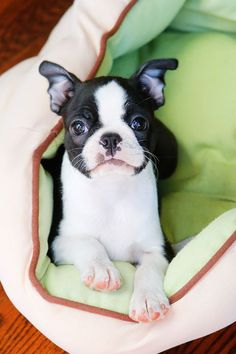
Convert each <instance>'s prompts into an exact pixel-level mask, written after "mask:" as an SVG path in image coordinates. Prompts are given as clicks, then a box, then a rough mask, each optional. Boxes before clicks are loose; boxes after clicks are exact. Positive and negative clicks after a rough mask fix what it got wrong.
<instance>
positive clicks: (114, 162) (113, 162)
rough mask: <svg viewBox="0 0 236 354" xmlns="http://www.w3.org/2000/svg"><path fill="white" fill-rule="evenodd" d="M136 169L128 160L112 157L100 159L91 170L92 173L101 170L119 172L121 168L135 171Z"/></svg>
mask: <svg viewBox="0 0 236 354" xmlns="http://www.w3.org/2000/svg"><path fill="white" fill-rule="evenodd" d="M134 169H135V167H134V166H132V165H130V164H128V163H127V162H125V161H123V160H120V159H116V158H114V157H112V158H110V159H108V160H104V161H99V162H98V164H97V165H96V166H95V167H94V168H92V169H91V170H90V172H91V173H96V172H101V171H107V172H112V171H114V172H115V171H117V172H119V170H129V171H134Z"/></svg>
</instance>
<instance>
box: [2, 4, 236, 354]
mask: <svg viewBox="0 0 236 354" xmlns="http://www.w3.org/2000/svg"><path fill="white" fill-rule="evenodd" d="M71 3H72V0H0V73H3V72H4V71H6V70H7V69H9V68H10V67H12V66H13V65H15V64H16V63H18V62H19V61H21V60H23V59H25V58H28V57H30V56H33V55H36V54H37V53H38V51H39V49H40V48H41V47H42V45H43V44H44V42H45V41H46V39H47V36H48V34H49V32H50V30H51V29H52V28H53V27H54V25H55V24H56V23H57V21H58V19H59V17H60V16H61V15H62V14H63V13H64V11H65V10H66V9H67V8H68V7H69V6H70V5H71ZM232 310H235V309H232ZM235 338H236V325H235V324H234V325H231V326H229V327H227V328H226V329H223V330H222V331H219V332H216V333H214V334H212V335H210V336H207V337H204V338H203V339H199V340H196V341H192V342H189V343H187V344H184V345H182V346H179V347H176V348H174V349H171V350H169V351H166V352H165V354H174V353H179V354H182V353H199V354H202V353H210V354H233V353H236V340H235ZM23 353H24V354H25V353H26V354H31V353H40V354H41V353H42V354H47V353H49V354H54V353H58V354H60V353H65V352H64V351H63V350H61V349H60V348H58V347H57V346H55V345H54V344H53V343H51V342H50V341H49V340H48V339H47V338H45V337H44V336H43V335H42V334H41V333H40V332H39V331H37V330H36V329H35V328H34V327H33V326H32V325H31V324H30V323H29V322H28V321H27V320H26V319H25V318H24V317H23V316H22V315H21V314H20V313H19V312H18V311H17V310H16V309H15V307H14V306H13V305H12V304H11V302H10V301H9V299H8V298H7V296H6V294H5V292H4V290H3V288H2V287H1V285H0V354H23ZM81 354H83V353H81ZM91 354H96V353H91ZM111 354H112V353H111ZM137 354H138V353H137ZM147 354H148V353H147Z"/></svg>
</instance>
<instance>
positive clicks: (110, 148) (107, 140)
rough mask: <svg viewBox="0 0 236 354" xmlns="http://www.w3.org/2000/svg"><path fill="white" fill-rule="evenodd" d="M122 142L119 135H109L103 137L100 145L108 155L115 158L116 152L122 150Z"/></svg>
mask: <svg viewBox="0 0 236 354" xmlns="http://www.w3.org/2000/svg"><path fill="white" fill-rule="evenodd" d="M121 141H122V138H121V137H120V135H119V134H116V133H107V134H104V135H102V136H101V138H100V141H99V144H101V145H102V146H103V147H104V149H105V150H107V152H106V155H108V156H109V155H111V156H114V155H115V153H116V151H118V150H120V147H119V146H118V144H119V143H120V142H121Z"/></svg>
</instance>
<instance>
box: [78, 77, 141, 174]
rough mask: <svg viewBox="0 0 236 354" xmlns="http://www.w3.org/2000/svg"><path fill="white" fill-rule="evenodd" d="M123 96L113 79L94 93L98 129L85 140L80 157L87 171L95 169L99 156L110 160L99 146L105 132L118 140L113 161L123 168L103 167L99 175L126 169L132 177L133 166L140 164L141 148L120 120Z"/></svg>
mask: <svg viewBox="0 0 236 354" xmlns="http://www.w3.org/2000/svg"><path fill="white" fill-rule="evenodd" d="M127 95H128V93H126V91H125V90H124V89H123V88H122V87H121V86H120V85H119V84H118V83H117V82H116V81H114V80H113V81H110V82H109V83H108V84H106V85H103V86H101V87H99V88H98V89H97V90H96V91H95V93H94V97H95V101H96V105H97V108H98V116H99V121H100V122H101V124H102V127H101V128H100V129H98V130H97V131H96V132H95V133H94V134H93V135H92V136H91V137H90V138H89V139H88V140H87V142H86V144H85V147H84V149H83V157H84V160H85V163H86V165H87V167H88V169H89V170H92V169H94V168H96V166H97V165H98V164H99V160H101V154H102V155H103V156H104V159H105V161H106V160H109V159H110V158H111V157H107V156H106V155H105V152H106V151H105V149H104V147H103V146H102V145H101V144H100V143H99V141H100V139H101V137H102V135H104V134H106V133H116V134H119V135H120V137H121V138H122V141H121V142H120V143H119V147H120V148H121V149H120V150H119V151H117V152H116V154H115V156H114V158H115V159H118V160H121V161H124V162H125V163H126V166H125V165H124V166H121V165H118V164H117V165H113V164H103V165H101V166H100V168H99V169H98V170H99V172H101V170H103V172H111V171H112V172H113V171H115V172H118V173H120V172H121V173H122V172H125V171H126V172H127V171H128V170H129V172H128V174H132V173H133V172H134V167H140V166H141V165H142V164H143V162H144V159H145V158H144V153H143V149H142V147H141V146H140V145H139V143H138V141H137V139H136V137H135V134H134V132H133V130H132V129H131V128H130V127H129V126H128V125H127V124H126V123H125V122H124V120H123V116H124V114H125V103H126V100H127ZM130 166H132V168H130ZM127 167H129V168H128V169H127Z"/></svg>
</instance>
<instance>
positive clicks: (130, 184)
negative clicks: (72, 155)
mask: <svg viewBox="0 0 236 354" xmlns="http://www.w3.org/2000/svg"><path fill="white" fill-rule="evenodd" d="M62 182H63V210H64V215H63V220H62V222H61V226H60V233H61V234H63V235H68V236H69V237H76V238H77V237H81V236H91V237H95V238H96V239H97V240H99V241H100V242H101V243H102V244H103V246H104V247H105V248H106V250H107V253H108V254H109V256H110V258H111V259H112V260H126V261H136V256H137V253H138V250H139V249H142V250H143V248H145V247H149V246H153V247H155V246H160V243H161V242H162V241H163V238H162V234H161V229H160V225H159V219H158V211H157V209H158V208H157V194H156V193H157V192H156V186H155V178H154V175H153V171H152V166H151V164H150V165H148V166H147V167H146V168H145V169H144V170H143V171H142V172H141V173H139V174H138V175H136V176H117V175H116V176H115V175H109V176H107V177H101V178H96V180H93V179H89V178H87V177H85V176H84V175H82V174H81V173H80V172H79V171H77V170H76V169H75V168H74V167H73V166H71V164H70V162H69V159H68V157H67V154H65V156H64V159H63V166H62ZM160 236H161V237H160Z"/></svg>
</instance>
